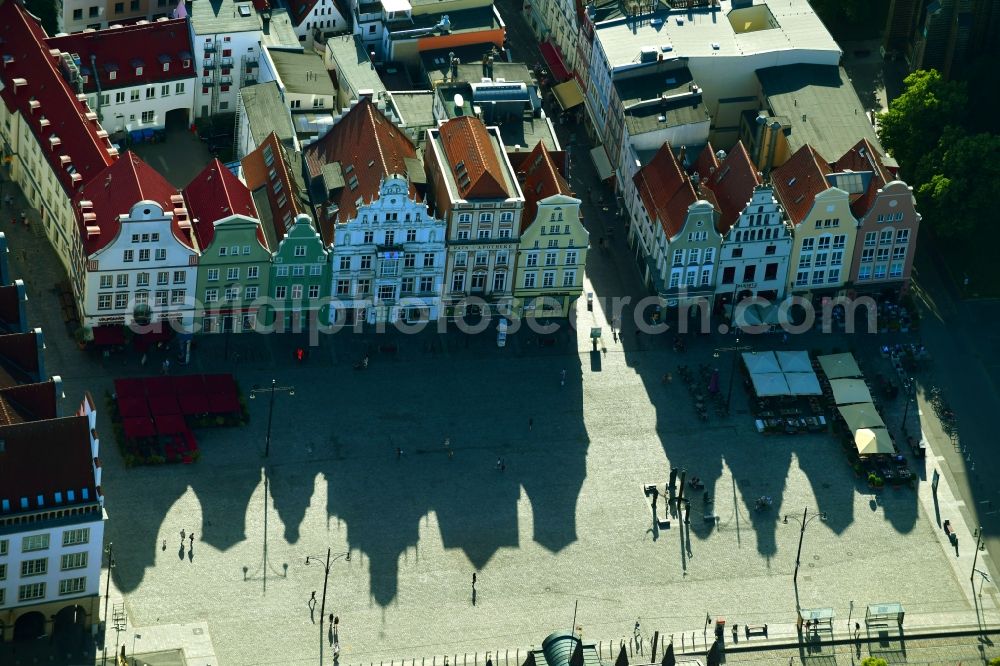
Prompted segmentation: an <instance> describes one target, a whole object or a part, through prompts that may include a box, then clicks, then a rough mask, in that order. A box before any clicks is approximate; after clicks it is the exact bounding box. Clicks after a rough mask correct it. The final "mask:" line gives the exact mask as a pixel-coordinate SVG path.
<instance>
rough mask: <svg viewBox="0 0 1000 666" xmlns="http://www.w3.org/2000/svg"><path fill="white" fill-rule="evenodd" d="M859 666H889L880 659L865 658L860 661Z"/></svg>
mask: <svg viewBox="0 0 1000 666" xmlns="http://www.w3.org/2000/svg"><path fill="white" fill-rule="evenodd" d="M861 666H889V662H887V661H886V660H885V659H883V658H882V657H865V658H864V659H862V660H861Z"/></svg>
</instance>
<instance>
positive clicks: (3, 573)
mask: <svg viewBox="0 0 1000 666" xmlns="http://www.w3.org/2000/svg"><path fill="white" fill-rule="evenodd" d="M0 580H7V565H6V564H0Z"/></svg>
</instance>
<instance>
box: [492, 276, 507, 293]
mask: <svg viewBox="0 0 1000 666" xmlns="http://www.w3.org/2000/svg"><path fill="white" fill-rule="evenodd" d="M506 288H507V274H506V273H494V274H493V291H503V290H504V289H506Z"/></svg>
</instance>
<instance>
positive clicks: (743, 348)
mask: <svg viewBox="0 0 1000 666" xmlns="http://www.w3.org/2000/svg"><path fill="white" fill-rule="evenodd" d="M751 349H753V347H751V346H750V345H740V339H739V338H736V344H735V345H733V346H732V347H718V348H717V349H716V350H715V353H714V354H713V355H714V356H715V358H719V355H720V354H722V353H723V352H733V362H732V364H731V365H730V368H729V389H728V390H727V391H726V413H727V414H728V413H729V406H730V405H731V404H732V402H733V380H735V379H736V359H737V358H738V357H739V353H740V352H743V351H750V350H751Z"/></svg>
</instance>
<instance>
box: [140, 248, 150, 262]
mask: <svg viewBox="0 0 1000 666" xmlns="http://www.w3.org/2000/svg"><path fill="white" fill-rule="evenodd" d="M139 261H149V248H148V247H147V248H143V249H142V250H139Z"/></svg>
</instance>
